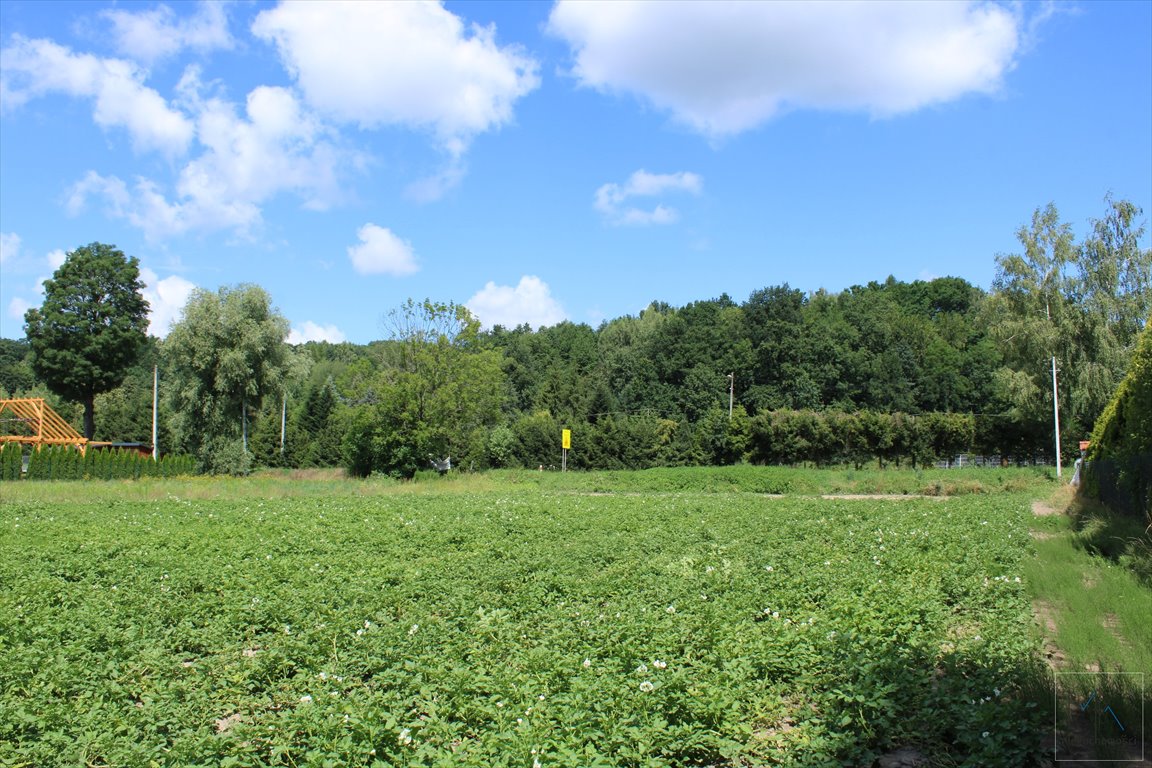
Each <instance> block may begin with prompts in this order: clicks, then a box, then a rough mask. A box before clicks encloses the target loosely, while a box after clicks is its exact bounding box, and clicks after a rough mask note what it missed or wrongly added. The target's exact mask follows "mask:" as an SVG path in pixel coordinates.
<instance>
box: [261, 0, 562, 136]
mask: <svg viewBox="0 0 1152 768" xmlns="http://www.w3.org/2000/svg"><path fill="white" fill-rule="evenodd" d="M252 32H253V34H254V35H256V36H257V37H259V38H261V39H263V40H266V41H269V42H272V43H275V45H276V47H277V50H278V51H279V53H280V58H281V60H282V61H283V63H284V66H285V68H286V69H287V70H288V71H289V72H290V73H291V74H292V75H293V76H294V77H295V78H296V81H297V83H298V84H299V86H300V88H301V89H302V90H303V92H304V95H305V98H306V99H307V101H308V103H309V104H310V105H312V106H313V107H315V108H316V109H317V110H319V111H320V112H322V113H324V114H326V115H330V116H332V117H333V118H335V119H337V120H341V121H345V122H350V123H357V124H359V125H360V126H361V127H364V128H372V127H376V126H384V125H401V126H406V127H410V128H421V129H430V130H432V131H433V132H434V133H435V135H436V137H437V139H438V141H439V143H440V145H441V147H442V148H444V149H445V150H447V151H448V152H449V153H450V154H452V155H453V156H456V157H458V156H459V155H460V154H461V153H462V152H463V151H464V150H465V149H466V148H467V146H468V143H469V141H470V140H471V139H472V137H473V136H475V135H476V134H479V133H483V132H485V131H488V130H491V129H493V128H497V127H499V126H501V125H504V124H506V123H508V122H509V121H510V120H511V119H512V107H513V104H514V103H515V102H516V100H517V99H519V98H520V97H522V96H524V95H525V94H527V93H529V92H530V91H532V90H533V89H534V88H536V87H537V85H538V84H539V82H540V80H539V77H538V75H537V63H536V62H535V61H534V60H533V59H531V58H529V57H528V56H527V55H525V54H524V53H523V52H522V51H520V50H519V49H518V48H516V47H508V46H506V47H503V48H501V47H499V46H497V44H496V34H495V28H494V27H492V26H488V27H481V26H476V25H473V26H472V27H471V28H470V29H468V30H465V27H464V22H463V21H462V20H461V19H460V18H459V17H458V16H455V15H454V14H452V13H451V12H449V11H448V10H446V9H445V8H444V7H443V6H442V5H440V4H439V3H434V2H405V3H397V2H335V1H333V2H305V1H304V0H300V1H298V2H286V3H282V4H280V5H279V6H277V7H276V8H273V9H271V10H267V11H262V12H261V13H260V14H259V15H258V16H257V17H256V20H255V22H254V23H253V25H252Z"/></svg>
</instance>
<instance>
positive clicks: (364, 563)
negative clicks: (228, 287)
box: [0, 483, 1051, 768]
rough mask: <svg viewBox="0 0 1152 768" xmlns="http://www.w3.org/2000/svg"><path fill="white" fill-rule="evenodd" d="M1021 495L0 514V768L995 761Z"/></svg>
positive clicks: (521, 499) (563, 499)
mask: <svg viewBox="0 0 1152 768" xmlns="http://www.w3.org/2000/svg"><path fill="white" fill-rule="evenodd" d="M348 486H349V488H350V489H354V488H355V487H356V484H354V483H349V484H348ZM1026 498H1027V497H1026V496H1022V495H1014V494H1011V493H998V494H993V495H968V496H961V497H952V498H942V499H940V498H903V499H822V498H819V497H814V496H766V495H761V494H755V493H742V492H741V493H694V492H677V493H645V494H637V493H612V492H607V493H587V492H575V491H570V490H550V489H547V488H544V489H541V488H525V487H515V486H513V485H508V486H506V487H499V486H497V487H491V488H486V489H481V490H459V491H453V490H451V488H450V487H448V489H447V490H442V491H437V492H429V493H391V494H387V493H386V494H379V495H364V494H361V493H357V492H355V491H354V490H349V491H348V492H346V493H331V494H326V495H318V496H310V497H292V496H289V497H287V498H275V499H273V498H242V499H219V498H217V499H191V498H182V497H180V496H178V495H176V494H169V495H167V496H165V497H163V498H153V499H140V498H129V495H128V494H125V498H123V499H119V500H116V499H112V500H109V499H108V498H107V495H105V496H104V497H102V498H100V499H99V500H89V501H79V500H72V501H59V502H52V503H45V502H43V501H35V502H33V501H31V500H28V499H20V498H17V499H8V500H5V501H4V502H3V503H0V765H3V766H37V767H40V766H377V767H381V766H518V767H519V766H522V767H523V768H533V767H534V766H569V767H571V768H577V767H588V766H651V767H653V768H655V766H761V765H791V766H823V765H861V766H867V765H871V764H873V762H874V761H875V760H876V758H877V757H879V756H880V755H883V754H885V753H886V752H891V751H893V750H896V749H898V748H900V747H912V748H915V749H917V750H918V751H919V752H920V753H921V754H923V755H925V756H928V757H929V758H931V759H932V760H933V761H934V762H935V764H938V765H971V766H977V765H979V766H996V765H1000V766H1021V765H1027V764H1030V763H1031V762H1034V761H1036V760H1037V759H1038V758H1039V757H1040V756H1042V754H1043V749H1044V747H1045V743H1044V733H1045V727H1046V724H1047V725H1050V723H1051V711H1050V706H1049V703H1048V701H1046V700H1045V699H1044V697H1043V695H1041V694H1040V693H1039V692H1037V691H1036V690H1035V681H1036V679H1037V674H1038V672H1037V668H1036V663H1037V662H1036V661H1035V658H1036V653H1035V649H1034V645H1033V641H1032V639H1031V636H1030V634H1029V623H1030V621H1031V613H1030V608H1029V601H1028V598H1027V595H1026V593H1025V591H1024V587H1023V585H1022V583H1021V578H1020V567H1019V566H1020V561H1021V559H1022V558H1023V557H1024V556H1026V555H1027V553H1028V552H1029V550H1030V547H1031V544H1030V540H1029V537H1028V533H1027V519H1028V515H1029V512H1028V505H1027V501H1026ZM1049 696H1050V694H1049Z"/></svg>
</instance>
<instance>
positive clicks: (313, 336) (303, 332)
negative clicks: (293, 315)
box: [288, 320, 348, 344]
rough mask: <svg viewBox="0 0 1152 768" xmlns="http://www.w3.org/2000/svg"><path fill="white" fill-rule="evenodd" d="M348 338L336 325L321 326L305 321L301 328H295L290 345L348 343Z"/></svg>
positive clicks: (290, 335) (290, 336)
mask: <svg viewBox="0 0 1152 768" xmlns="http://www.w3.org/2000/svg"><path fill="white" fill-rule="evenodd" d="M347 340H348V337H346V336H345V335H344V332H343V331H341V330H340V329H339V328H337V327H336V326H335V325H319V324H317V323H314V322H312V321H311V320H305V321H304V323H303V325H301V326H300V327H299V328H293V329H292V331H291V332H290V333H289V334H288V343H289V344H304V343H306V342H309V341H327V342H329V343H331V344H339V343H340V342H342V341H347Z"/></svg>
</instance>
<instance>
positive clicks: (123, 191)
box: [67, 71, 347, 240]
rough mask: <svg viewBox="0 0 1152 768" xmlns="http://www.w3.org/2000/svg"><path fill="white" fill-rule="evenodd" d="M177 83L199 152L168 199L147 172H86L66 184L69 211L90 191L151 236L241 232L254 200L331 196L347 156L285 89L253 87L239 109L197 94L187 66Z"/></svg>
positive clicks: (255, 220)
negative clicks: (130, 177)
mask: <svg viewBox="0 0 1152 768" xmlns="http://www.w3.org/2000/svg"><path fill="white" fill-rule="evenodd" d="M181 90H182V91H183V92H184V98H185V100H186V101H188V102H189V103H190V104H192V105H194V108H195V109H196V111H197V113H198V114H197V117H196V131H197V137H198V139H199V143H200V145H201V146H202V147H203V152H201V153H200V154H199V155H198V156H197V157H195V158H194V159H192V160H191V161H190V162H188V163H187V164H186V165H185V166H184V167H183V169H182V170H181V171H180V174H179V177H178V179H177V181H176V185H175V190H174V194H173V195H172V196H171V198H170V197H169V196H168V195H166V194H165V192H164V190H162V189H161V188H160V186H159V185H158V184H156V183H155V182H154V181H152V180H150V179H146V178H142V177H138V178H137V179H136V180H135V181H134V183H133V184H132V186H129V185H128V184H127V183H126V182H125V181H123V180H122V179H120V178H118V177H116V176H101V175H100V174H98V173H96V172H95V171H89V172H88V174H87V175H86V176H85V177H84V178H83V179H82V180H80V181H79V182H77V183H76V184H75V185H73V187H72V189H71V190H70V191H69V195H68V201H67V208H68V210H69V212H71V213H73V214H75V213H77V212H78V211H79V210H81V209H82V208H83V207H84V206H85V204H86V203H87V201H88V199H89V198H90V197H93V196H95V197H97V198H100V199H102V200H103V201H104V204H105V207H106V212H107V214H108V215H110V216H112V217H114V218H122V219H126V220H127V221H128V222H129V223H131V224H133V225H134V226H136V227H138V228H140V229H141V230H143V231H144V233H145V235H147V236H148V238H149V239H151V240H158V239H162V238H164V237H167V236H171V235H178V234H182V233H184V232H187V231H190V230H203V231H210V230H219V229H230V230H234V231H236V232H238V233H240V234H241V235H248V234H250V232H251V231H252V230H253V229H254V228H256V227H258V226H259V225H260V224H261V222H262V217H261V206H262V205H263V204H264V203H265V202H267V201H268V200H269V199H271V198H272V197H274V196H276V195H278V194H280V193H282V192H293V193H295V194H296V195H298V196H299V197H301V198H302V199H303V200H304V206H305V207H306V208H311V209H324V208H326V207H328V206H329V205H331V204H332V203H333V202H334V201H335V200H336V199H337V198H338V197H339V195H340V192H339V184H338V183H337V168H338V167H339V166H340V165H341V164H342V163H343V162H344V161H345V160H346V159H347V155H346V154H345V153H343V152H341V151H340V150H339V149H338V148H336V147H335V146H334V145H333V144H332V143H331V142H330V141H328V140H327V132H326V131H325V129H324V128H323V126H322V125H321V124H320V123H319V122H318V121H317V120H316V119H315V118H314V116H312V115H311V114H309V113H307V112H306V111H305V110H304V109H303V108H302V107H301V105H300V103H299V102H298V101H297V99H296V97H295V96H294V95H293V94H292V92H291V91H289V90H287V89H285V88H278V87H271V86H259V87H257V88H255V89H254V90H253V91H252V92H251V93H249V94H248V98H247V101H246V105H245V114H244V115H240V114H238V113H237V110H236V108H235V106H234V105H233V104H231V103H230V102H226V101H224V100H222V99H219V98H207V99H205V98H202V97H201V95H200V84H199V79H198V76H197V75H196V73H195V71H189V72H188V73H186V74H185V77H184V79H183V81H182V83H181Z"/></svg>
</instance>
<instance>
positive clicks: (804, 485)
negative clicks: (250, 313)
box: [0, 465, 1054, 503]
mask: <svg viewBox="0 0 1152 768" xmlns="http://www.w3.org/2000/svg"><path fill="white" fill-rule="evenodd" d="M1053 482H1054V481H1053V478H1052V472H1051V470H1046V469H1040V468H1015V467H1012V468H976V467H972V468H964V469H931V470H910V469H887V470H875V469H868V470H854V469H804V468H794V467H757V466H750V465H739V466H732V467H674V468H673V467H670V468H657V469H649V470H643V471H588V472H564V473H561V472H552V471H548V472H539V471H536V470H525V469H506V470H492V471H489V472H477V473H471V472H453V473H450V474H448V475H446V476H443V477H441V476H439V475H437V474H436V473H435V472H419V473H417V475H416V477H415V478H413V479H412V480H407V481H399V480H393V479H390V478H386V477H370V478H368V479H364V480H360V479H349V478H346V477H344V474H343V472H342V471H341V470H265V471H261V472H257V473H253V474H251V475H248V476H246V477H225V476H214V477H213V476H196V477H178V478H140V479H139V480H134V481H110V482H100V483H88V482H84V483H75V482H73V483H61V482H49V481H43V482H22V483H10V484H5V485H4V487H3V489H2V493H0V503H3V501H4V500H40V501H45V502H50V501H51V502H69V501H73V502H87V501H93V500H97V501H99V500H106V501H113V500H119V499H126V500H154V499H164V498H168V497H170V496H175V497H177V498H183V499H227V498H238V499H239V498H293V497H316V496H329V495H333V494H351V495H360V496H375V495H382V494H383V495H387V494H397V493H399V494H408V493H421V494H422V493H437V492H452V493H487V492H499V493H508V492H514V491H523V492H533V491H548V492H558V493H646V494H647V493H754V494H786V495H809V496H818V495H839V494H844V495H851V494H861V495H892V496H957V495H968V494H982V493H1005V492H1007V493H1034V494H1041V495H1046V494H1047V493H1049V492H1050V491H1051V489H1052V484H1053Z"/></svg>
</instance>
